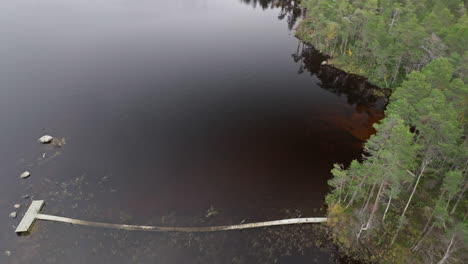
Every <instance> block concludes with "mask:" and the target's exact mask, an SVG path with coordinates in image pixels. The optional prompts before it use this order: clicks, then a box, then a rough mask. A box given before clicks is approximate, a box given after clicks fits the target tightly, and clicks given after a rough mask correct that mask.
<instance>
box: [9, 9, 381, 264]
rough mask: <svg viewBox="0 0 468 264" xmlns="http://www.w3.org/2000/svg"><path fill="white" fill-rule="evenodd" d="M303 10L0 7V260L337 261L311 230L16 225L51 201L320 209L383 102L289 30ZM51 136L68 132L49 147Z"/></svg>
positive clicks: (227, 214) (241, 216) (173, 219)
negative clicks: (34, 203)
mask: <svg viewBox="0 0 468 264" xmlns="http://www.w3.org/2000/svg"><path fill="white" fill-rule="evenodd" d="M295 6H297V3H295V2H293V1H281V0H277V1H271V0H264V1H248V0H242V1H241V0H173V1H163V0H139V1H129V0H100V1H91V0H73V1H62V0H42V1H34V0H14V1H13V0H6V1H1V2H0V33H1V34H0V58H1V59H0V146H1V147H0V180H1V183H0V212H1V217H0V263H68V264H72V263H274V262H276V263H340V260H339V259H337V257H336V256H335V254H334V252H333V251H331V250H330V249H328V248H327V247H326V246H320V245H316V242H317V241H316V240H314V237H317V236H319V235H318V234H317V232H318V231H317V230H315V229H314V228H313V227H310V226H309V227H305V226H302V227H293V226H289V227H275V228H270V229H259V230H249V231H242V232H237V231H234V232H225V233H211V234H155V233H149V234H148V233H138V232H136V233H135V232H127V231H110V230H100V229H91V228H84V227H72V226H69V225H64V224H59V223H45V222H39V223H36V225H35V227H34V230H33V232H32V234H31V235H29V236H21V237H18V236H16V234H15V233H14V227H15V226H16V225H17V224H18V222H19V220H20V219H21V216H22V215H23V213H24V212H25V210H26V208H27V206H28V205H29V203H30V200H31V199H44V200H45V201H46V203H47V205H46V207H45V208H44V210H43V211H44V212H45V213H52V214H58V215H63V216H68V217H78V218H81V219H89V220H96V221H106V222H115V223H131V224H145V225H150V224H155V225H178V226H206V225H223V224H234V223H239V222H241V221H243V220H245V221H246V222H253V221H266V220H273V219H281V218H287V217H298V216H303V217H306V216H323V215H324V214H325V209H324V205H323V203H324V202H323V201H324V197H325V195H326V193H327V191H328V187H327V183H326V182H327V180H328V179H329V178H330V176H331V175H330V172H329V171H330V169H331V167H332V165H333V163H335V162H341V163H345V164H346V163H349V162H350V161H351V160H352V159H353V158H357V157H358V156H359V154H360V153H361V151H362V142H363V140H365V139H366V138H367V137H368V136H369V135H370V134H371V133H372V132H373V130H372V124H373V123H374V122H376V121H377V120H379V119H380V118H381V117H382V111H381V109H382V108H383V106H384V104H385V102H384V100H383V99H381V98H375V97H374V96H372V95H371V93H369V90H368V89H367V88H368V87H369V84H367V83H365V82H364V81H363V80H360V79H359V78H356V77H354V76H349V75H346V74H344V73H343V72H339V71H336V70H334V69H332V68H330V67H326V66H325V67H324V66H320V63H321V62H322V60H323V59H324V58H323V57H322V56H321V55H320V54H319V53H318V52H317V51H315V50H314V49H312V48H310V47H307V46H304V45H303V44H301V43H300V42H299V41H298V40H297V39H296V38H295V37H294V32H293V31H292V30H291V29H293V28H294V24H295V23H296V21H297V20H299V19H300V17H301V15H302V14H301V11H300V10H299V9H297V8H295ZM43 134H51V135H53V136H55V137H57V138H60V139H62V138H63V143H65V144H63V146H61V147H58V146H52V145H41V144H39V143H37V141H36V140H37V138H39V137H40V136H42V135H43ZM44 153H45V156H44ZM25 170H29V171H30V172H31V177H30V178H28V179H25V180H21V179H20V178H19V174H20V173H21V172H23V171H25ZM25 194H27V195H29V196H30V197H29V198H27V199H23V198H21V196H22V195H25ZM16 203H20V204H22V208H21V209H20V210H19V214H18V218H17V219H11V218H9V217H8V215H9V213H10V212H11V211H13V210H14V209H13V204H16ZM210 207H212V208H214V209H215V210H216V211H217V212H218V214H217V215H215V216H211V217H206V214H207V210H208V209H209V208H210ZM6 251H9V252H10V253H11V255H10V256H7V254H6V253H5V252H6ZM341 263H342V261H341Z"/></svg>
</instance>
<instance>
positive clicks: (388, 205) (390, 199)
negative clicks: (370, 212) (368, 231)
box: [382, 195, 392, 222]
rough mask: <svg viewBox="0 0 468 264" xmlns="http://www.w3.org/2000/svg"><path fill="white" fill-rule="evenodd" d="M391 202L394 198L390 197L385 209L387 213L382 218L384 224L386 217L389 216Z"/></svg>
mask: <svg viewBox="0 0 468 264" xmlns="http://www.w3.org/2000/svg"><path fill="white" fill-rule="evenodd" d="M391 202H392V196H391V195H390V198H389V199H388V204H387V208H385V213H384V214H383V217H382V222H383V221H385V216H386V215H387V212H388V208H390V203H391Z"/></svg>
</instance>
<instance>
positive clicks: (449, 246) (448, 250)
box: [437, 232, 455, 264]
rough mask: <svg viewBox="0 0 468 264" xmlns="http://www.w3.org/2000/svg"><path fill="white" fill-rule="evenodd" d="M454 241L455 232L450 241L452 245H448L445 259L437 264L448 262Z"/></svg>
mask: <svg viewBox="0 0 468 264" xmlns="http://www.w3.org/2000/svg"><path fill="white" fill-rule="evenodd" d="M454 239H455V232H453V235H452V239H450V244H449V245H448V247H447V250H446V251H445V254H444V257H443V258H442V259H441V260H440V261H439V262H437V264H444V263H445V262H446V261H447V259H448V258H449V255H450V249H451V247H452V245H453V240H454Z"/></svg>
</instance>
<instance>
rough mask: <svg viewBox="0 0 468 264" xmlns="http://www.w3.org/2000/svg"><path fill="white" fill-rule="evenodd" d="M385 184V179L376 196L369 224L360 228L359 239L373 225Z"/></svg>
mask: <svg viewBox="0 0 468 264" xmlns="http://www.w3.org/2000/svg"><path fill="white" fill-rule="evenodd" d="M374 186H375V184H374ZM384 186H385V181H382V183H381V184H380V187H379V191H378V192H377V197H375V202H374V206H373V207H372V211H371V214H370V216H369V219H368V220H367V224H366V225H365V226H363V227H361V229H360V230H359V233H358V234H357V239H359V237H360V236H361V233H362V231H364V230H367V229H369V228H370V227H371V224H372V220H373V219H374V215H375V212H376V211H377V208H378V205H379V199H380V195H381V194H382V190H383V187H384Z"/></svg>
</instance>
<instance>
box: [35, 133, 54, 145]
mask: <svg viewBox="0 0 468 264" xmlns="http://www.w3.org/2000/svg"><path fill="white" fill-rule="evenodd" d="M53 139H54V137H52V136H49V135H45V136H42V137H40V138H39V139H38V140H37V141H39V142H40V143H42V144H49V143H50V142H52V140H53Z"/></svg>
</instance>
